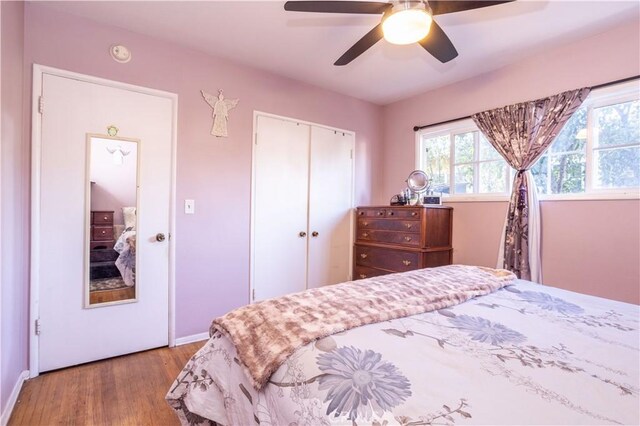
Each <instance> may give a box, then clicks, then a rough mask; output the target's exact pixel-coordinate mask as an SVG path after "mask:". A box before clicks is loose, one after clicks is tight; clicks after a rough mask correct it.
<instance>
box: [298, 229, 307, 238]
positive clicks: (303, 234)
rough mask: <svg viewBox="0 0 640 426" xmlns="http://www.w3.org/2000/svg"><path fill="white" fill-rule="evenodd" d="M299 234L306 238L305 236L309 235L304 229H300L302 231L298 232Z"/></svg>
mask: <svg viewBox="0 0 640 426" xmlns="http://www.w3.org/2000/svg"><path fill="white" fill-rule="evenodd" d="M298 236H299V237H300V238H304V237H306V236H307V233H306V232H304V231H300V233H299V234H298Z"/></svg>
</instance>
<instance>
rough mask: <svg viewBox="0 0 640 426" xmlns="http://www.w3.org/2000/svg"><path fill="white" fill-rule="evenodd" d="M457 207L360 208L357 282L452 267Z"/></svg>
mask: <svg viewBox="0 0 640 426" xmlns="http://www.w3.org/2000/svg"><path fill="white" fill-rule="evenodd" d="M452 223H453V208H451V207H445V206H429V207H425V206H410V207H405V206H402V207H388V206H382V207H376V206H371V207H358V208H357V209H356V236H355V237H356V238H355V245H354V262H353V265H354V270H353V279H354V280H357V279H362V278H370V277H375V276H378V275H385V274H390V273H393V272H404V271H411V270H414V269H420V268H428V267H434V266H443V265H450V264H451V261H452V256H453V247H452V246H451V233H452V229H453V228H452Z"/></svg>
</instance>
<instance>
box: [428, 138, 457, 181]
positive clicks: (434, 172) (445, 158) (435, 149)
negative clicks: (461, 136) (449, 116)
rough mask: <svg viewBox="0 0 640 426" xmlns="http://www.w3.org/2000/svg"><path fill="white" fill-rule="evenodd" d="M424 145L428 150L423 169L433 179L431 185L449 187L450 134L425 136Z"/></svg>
mask: <svg viewBox="0 0 640 426" xmlns="http://www.w3.org/2000/svg"><path fill="white" fill-rule="evenodd" d="M423 146H424V147H425V151H426V155H425V157H424V165H423V170H424V171H425V173H426V174H427V175H428V176H429V178H430V179H431V185H432V186H441V187H445V188H448V187H449V161H450V157H451V148H450V147H451V144H450V139H449V135H443V136H438V137H435V138H425V139H424V145H423ZM445 192H447V191H445Z"/></svg>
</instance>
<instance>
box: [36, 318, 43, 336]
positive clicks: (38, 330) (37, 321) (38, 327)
mask: <svg viewBox="0 0 640 426" xmlns="http://www.w3.org/2000/svg"><path fill="white" fill-rule="evenodd" d="M41 331H42V327H41V325H40V318H38V319H37V320H36V335H38V336H39V335H40V332H41Z"/></svg>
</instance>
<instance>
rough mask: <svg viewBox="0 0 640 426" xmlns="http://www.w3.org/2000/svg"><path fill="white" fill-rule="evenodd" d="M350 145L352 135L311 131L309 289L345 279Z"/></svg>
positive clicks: (348, 248)
mask: <svg viewBox="0 0 640 426" xmlns="http://www.w3.org/2000/svg"><path fill="white" fill-rule="evenodd" d="M353 145H354V140H353V135H352V134H345V133H342V132H339V131H334V130H330V129H327V128H322V127H316V126H312V128H311V155H310V158H311V160H310V172H309V176H310V180H309V233H310V236H309V275H308V287H309V288H313V287H320V286H323V285H327V284H336V283H340V282H343V281H347V280H348V279H349V274H350V271H351V268H350V264H349V260H350V255H351V222H352V220H351V210H352V209H351V207H352V203H353V201H352V200H353V159H352V150H353ZM315 233H317V234H315Z"/></svg>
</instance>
